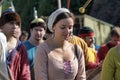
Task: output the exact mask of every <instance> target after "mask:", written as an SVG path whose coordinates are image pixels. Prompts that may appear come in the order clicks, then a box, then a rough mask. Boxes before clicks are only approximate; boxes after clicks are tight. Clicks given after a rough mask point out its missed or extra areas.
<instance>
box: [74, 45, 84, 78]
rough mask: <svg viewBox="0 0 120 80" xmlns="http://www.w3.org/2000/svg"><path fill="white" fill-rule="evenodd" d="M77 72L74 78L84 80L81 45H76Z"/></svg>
mask: <svg viewBox="0 0 120 80" xmlns="http://www.w3.org/2000/svg"><path fill="white" fill-rule="evenodd" d="M78 53H79V57H78V73H77V76H76V80H86V72H85V61H84V54H83V51H82V49H81V47H79V46H78Z"/></svg>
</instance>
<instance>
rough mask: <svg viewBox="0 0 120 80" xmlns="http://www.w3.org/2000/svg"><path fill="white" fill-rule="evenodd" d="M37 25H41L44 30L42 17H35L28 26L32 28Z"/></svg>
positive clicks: (44, 25)
mask: <svg viewBox="0 0 120 80" xmlns="http://www.w3.org/2000/svg"><path fill="white" fill-rule="evenodd" d="M37 26H40V27H43V28H44V29H45V30H46V24H45V21H44V20H43V19H42V18H36V19H34V20H33V21H32V22H31V23H30V28H34V27H37Z"/></svg>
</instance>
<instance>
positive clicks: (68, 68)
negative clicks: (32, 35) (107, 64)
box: [34, 8, 86, 80]
mask: <svg viewBox="0 0 120 80" xmlns="http://www.w3.org/2000/svg"><path fill="white" fill-rule="evenodd" d="M73 24H74V18H73V15H72V14H71V12H70V11H69V10H68V9H66V8H60V9H58V10H56V11H54V12H53V13H52V14H51V15H50V17H49V19H48V28H49V30H50V31H51V32H53V36H52V37H51V38H49V39H47V40H46V41H45V42H44V43H41V44H40V45H39V46H38V48H37V53H36V57H35V65H34V69H35V80H86V73H85V63H84V55H83V51H82V49H81V47H79V46H77V50H76V49H75V47H74V45H73V44H72V43H69V42H68V38H69V37H70V36H71V34H72V32H73ZM75 50H76V51H75ZM75 52H77V53H75Z"/></svg>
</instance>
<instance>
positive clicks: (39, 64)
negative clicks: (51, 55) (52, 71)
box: [34, 45, 48, 80]
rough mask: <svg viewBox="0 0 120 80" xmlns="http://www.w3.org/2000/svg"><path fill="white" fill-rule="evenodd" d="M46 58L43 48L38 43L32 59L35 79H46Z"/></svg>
mask: <svg viewBox="0 0 120 80" xmlns="http://www.w3.org/2000/svg"><path fill="white" fill-rule="evenodd" d="M47 58H48V57H47V54H46V51H45V49H44V48H43V46H42V45H39V46H38V47H37V51H36V56H35V61H34V70H35V80H48V73H47Z"/></svg>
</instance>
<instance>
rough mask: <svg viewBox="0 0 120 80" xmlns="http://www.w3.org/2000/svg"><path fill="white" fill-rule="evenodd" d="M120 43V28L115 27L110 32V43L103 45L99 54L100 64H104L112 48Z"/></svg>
mask: <svg viewBox="0 0 120 80" xmlns="http://www.w3.org/2000/svg"><path fill="white" fill-rule="evenodd" d="M119 42H120V27H117V26H116V27H114V28H113V29H112V30H111V32H110V40H109V42H107V43H105V44H103V45H102V46H101V47H100V48H99V50H98V53H97V56H98V59H99V62H102V61H103V60H104V58H105V56H106V54H107V52H108V51H109V49H110V48H112V47H114V46H116V45H117V44H118V43H119Z"/></svg>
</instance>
